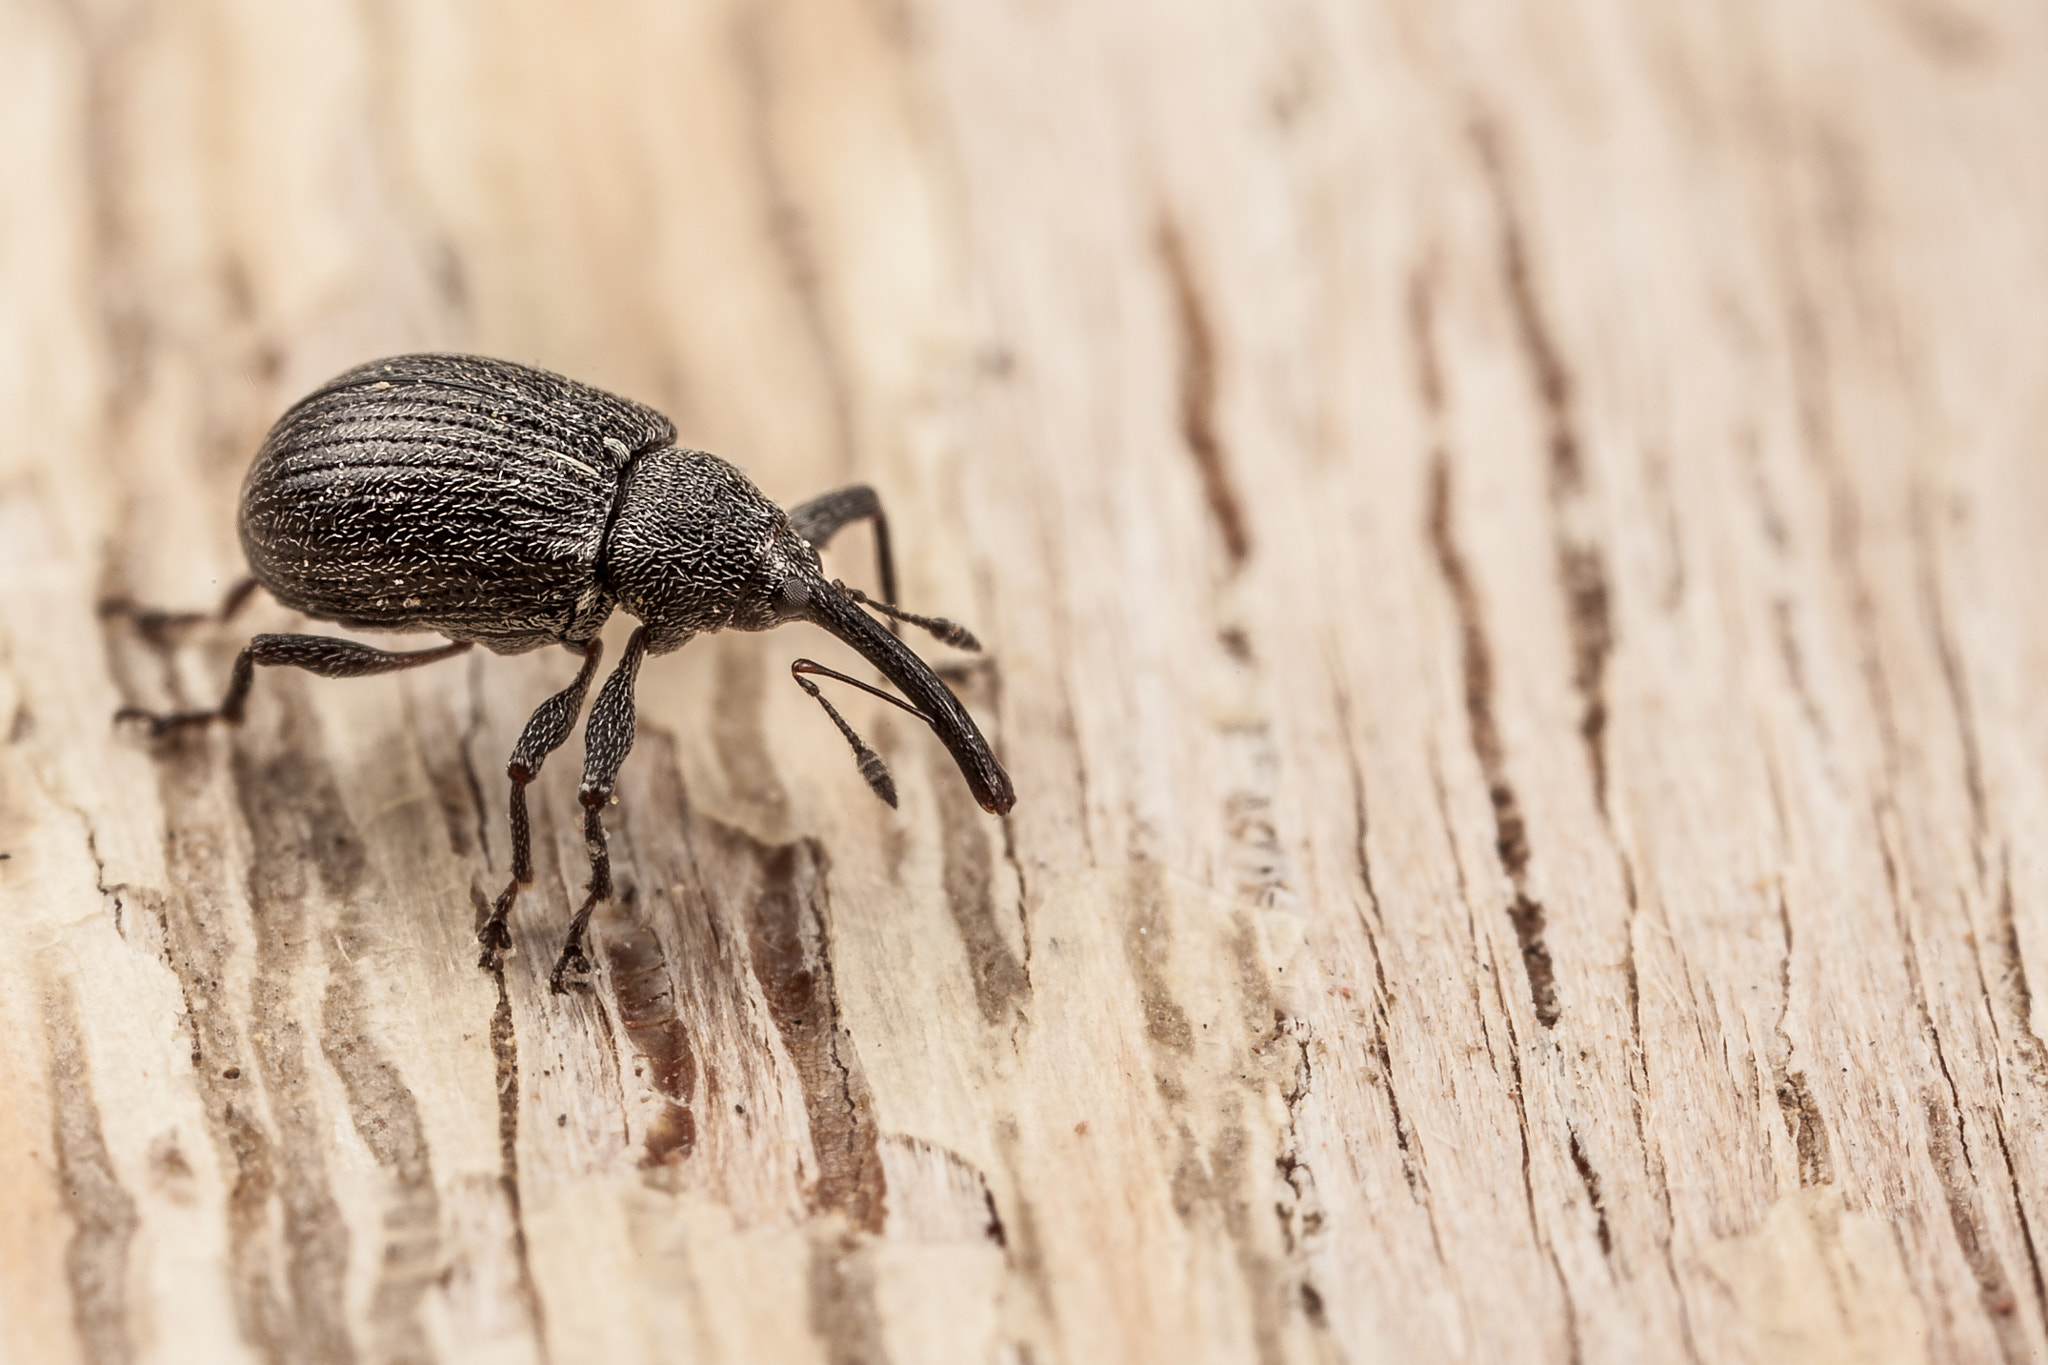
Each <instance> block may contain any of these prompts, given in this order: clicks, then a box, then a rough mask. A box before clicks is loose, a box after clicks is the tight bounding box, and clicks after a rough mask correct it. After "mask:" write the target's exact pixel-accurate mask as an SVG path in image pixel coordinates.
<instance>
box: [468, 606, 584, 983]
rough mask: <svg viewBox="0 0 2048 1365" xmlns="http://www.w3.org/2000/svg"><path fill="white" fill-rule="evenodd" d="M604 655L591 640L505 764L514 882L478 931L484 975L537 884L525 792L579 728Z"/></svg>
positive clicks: (528, 724) (509, 940)
mask: <svg viewBox="0 0 2048 1365" xmlns="http://www.w3.org/2000/svg"><path fill="white" fill-rule="evenodd" d="M603 653H604V642H603V641H602V640H592V641H591V642H590V643H589V644H587V645H585V646H583V667H581V668H580V669H578V670H576V680H575V681H574V682H572V683H570V684H569V685H568V686H567V687H565V688H563V689H562V690H561V691H559V692H557V693H555V695H554V696H552V697H549V698H548V699H547V700H546V701H544V702H542V703H541V704H540V706H539V707H538V708H536V709H535V711H534V713H533V716H532V718H531V719H529V720H528V721H527V722H526V729H524V730H523V731H521V732H520V735H519V743H518V744H517V745H516V746H515V747H514V748H513V750H512V761H511V762H509V763H507V764H506V765H505V775H506V776H507V777H509V778H511V779H512V880H511V881H510V882H508V883H506V885H505V889H504V890H503V891H502V892H500V893H499V895H498V899H497V902H496V903H495V904H494V905H492V906H491V916H490V918H489V919H487V920H485V921H484V923H483V927H482V928H480V929H478V930H477V931H476V936H477V939H478V941H479V942H481V943H482V944H483V945H484V951H483V956H482V957H480V958H478V959H477V965H478V966H480V967H482V968H483V969H484V970H485V971H491V970H494V969H495V968H496V967H497V965H498V960H499V957H500V955H501V954H502V953H503V952H504V951H505V949H507V948H509V947H511V946H512V934H511V931H510V930H508V929H507V928H506V927H505V919H506V917H507V916H508V915H510V914H511V913H512V903H513V902H514V901H516V900H518V899H519V888H520V887H522V886H531V885H533V826H532V823H531V821H530V820H529V819H528V817H527V813H526V789H527V787H528V786H530V785H531V784H532V782H533V780H534V779H535V778H536V777H539V776H540V768H541V764H543V763H545V762H547V757H548V755H549V754H551V753H553V752H554V751H555V750H557V749H559V748H561V747H562V741H563V740H565V739H567V738H568V737H569V731H570V730H571V729H573V728H575V725H576V717H577V716H578V715H579V714H580V713H581V712H582V710H583V696H584V694H585V693H586V692H588V691H589V690H590V680H591V679H592V678H593V677H595V676H597V661H598V659H599V657H600V656H601V655H603Z"/></svg>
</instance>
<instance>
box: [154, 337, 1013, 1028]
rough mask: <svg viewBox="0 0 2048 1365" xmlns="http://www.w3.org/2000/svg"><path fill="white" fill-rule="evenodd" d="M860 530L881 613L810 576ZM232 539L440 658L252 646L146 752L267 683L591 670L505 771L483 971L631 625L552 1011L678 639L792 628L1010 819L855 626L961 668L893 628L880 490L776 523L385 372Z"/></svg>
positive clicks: (270, 468) (926, 694)
mask: <svg viewBox="0 0 2048 1365" xmlns="http://www.w3.org/2000/svg"><path fill="white" fill-rule="evenodd" d="M858 520H867V521H870V522H871V523H872V524H873V526H874V530H875V547H876V552H877V556H878V558H879V560H880V569H881V577H882V597H883V599H884V600H883V601H874V600H872V599H869V598H866V597H864V596H862V595H861V594H859V593H855V592H852V591H851V590H849V589H844V588H842V587H841V586H840V585H838V584H835V583H831V582H828V581H826V579H825V576H824V570H823V567H822V566H821V565H820V563H819V561H818V553H817V547H819V546H822V545H824V544H826V543H827V542H828V541H829V540H831V538H832V536H833V535H834V533H836V532H837V531H838V530H839V529H840V528H841V527H842V526H844V525H846V524H847V523H848V522H850V521H858ZM241 533H242V548H243V550H244V551H245V553H247V555H248V557H249V568H250V570H251V572H252V573H253V574H254V576H255V580H256V581H257V582H259V583H261V584H262V585H263V587H264V588H266V589H268V590H269V592H270V593H271V595H272V596H274V597H275V598H277V600H278V601H280V602H282V603H283V604H284V605H286V606H288V607H291V608H293V609H295V610H297V611H300V612H303V613H304V614H306V615H307V616H310V617H313V618H315V619H317V620H322V621H332V622H335V623H337V624H339V625H343V626H348V627H351V628H354V629H359V630H401V631H438V632H439V633H440V634H442V635H445V636H447V637H448V639H449V642H450V643H448V644H446V645H443V646H440V647H438V648H435V649H427V650H416V651H412V652H409V653H392V652H390V651H386V650H380V649H373V648H371V647H370V646H368V645H363V644H358V643H356V642H354V641H350V640H340V639H334V638H331V637H327V636H318V635H258V636H257V637H255V639H253V640H251V641H250V642H249V646H248V648H246V649H244V650H243V651H242V653H241V655H240V657H239V658H237V659H236V661H235V669H234V673H233V676H232V677H231V678H230V680H229V683H228V690H227V694H226V695H225V697H223V699H222V701H221V704H220V706H219V707H218V708H217V709H216V710H213V711H195V712H186V713H182V714H178V715H168V716H155V715H149V714H148V713H145V712H140V711H136V710H134V709H132V708H130V709H125V710H123V711H122V712H121V714H120V718H123V719H127V718H134V719H141V720H146V721H147V722H148V723H149V726H150V730H151V732H152V733H153V734H159V735H160V734H163V733H165V732H167V731H170V730H173V729H178V728H183V727H186V726H192V725H200V724H206V723H209V722H212V721H215V720H224V721H229V722H234V721H239V720H240V719H241V716H242V708H243V704H244V702H245V701H246V699H247V696H248V691H249V685H250V681H251V679H252V677H253V676H254V671H255V667H256V666H257V665H258V664H263V665H272V666H275V665H289V666H292V667H296V668H304V669H307V670H308V671H310V672H313V673H317V674H319V675H321V676H323V677H330V678H348V677H362V676H365V675H368V674H373V673H388V672H392V671H395V670H397V669H403V668H413V667H417V666H419V665H421V664H426V663H432V662H434V661H436V660H439V659H445V658H449V657H451V656H452V655H455V654H458V653H461V652H462V651H464V650H466V649H468V648H470V647H471V646H472V645H482V646H483V647H484V648H486V649H488V650H491V651H492V652H493V653H497V654H520V653H525V652H526V651H528V650H533V649H538V648H540V647H541V646H542V645H549V644H555V645H561V646H563V647H564V648H566V649H569V650H571V651H573V652H575V653H577V654H579V655H581V656H582V663H581V666H580V667H579V668H578V670H577V672H576V676H575V678H574V679H573V680H572V681H570V683H569V685H568V686H567V687H565V688H563V689H562V690H561V691H560V692H557V693H556V694H555V695H554V696H552V697H550V698H548V699H547V700H546V701H544V702H542V703H541V704H540V707H539V709H537V710H536V711H535V712H534V713H533V717H532V719H530V720H529V721H528V722H527V724H526V728H525V730H524V731H523V732H522V733H521V735H520V737H519V743H518V744H517V746H516V747H515V748H514V749H513V752H512V759H511V762H510V763H509V764H508V765H507V769H506V770H507V772H508V774H509V775H510V777H511V779H512V802H511V822H512V880H511V882H510V884H508V885H507V886H506V888H505V891H504V893H503V894H502V895H500V896H499V897H498V900H497V903H496V905H495V906H494V907H493V910H492V914H491V917H490V919H489V921H488V922H487V923H486V924H485V926H484V928H483V930H482V931H481V933H480V937H481V938H482V939H483V942H484V962H485V965H487V966H494V965H495V964H496V962H497V960H498V955H499V954H500V953H501V952H502V950H503V949H504V947H505V946H506V945H507V943H508V942H509V936H508V934H507V932H506V929H505V918H506V916H507V915H508V914H509V913H510V912H511V909H512V905H513V903H514V901H515V900H516V899H517V896H518V893H519V888H520V887H521V886H524V885H527V884H530V883H531V882H532V880H533V865H532V851H531V842H532V840H531V831H530V829H529V826H528V820H527V810H526V788H527V786H528V785H529V784H530V783H531V782H532V781H533V779H534V777H535V776H536V775H537V774H538V773H539V772H540V769H541V765H542V763H544V762H545V761H546V759H547V756H548V755H549V754H550V753H552V752H554V750H555V749H556V748H557V747H559V746H560V745H561V743H562V741H563V740H565V739H566V738H567V737H568V735H569V731H570V729H571V728H572V727H573V726H574V724H575V722H576V718H577V716H578V715H579V714H580V713H581V712H582V709H583V702H584V698H585V696H586V695H587V694H588V692H589V689H590V684H591V683H592V682H593V681H594V680H595V678H596V674H597V668H598V662H599V658H600V655H601V654H602V646H601V645H600V643H599V641H598V631H599V630H600V629H601V628H602V627H603V625H604V623H605V620H606V618H608V617H609V616H610V615H611V612H612V608H613V607H614V606H621V607H624V608H625V610H626V611H627V612H628V613H629V614H631V615H633V616H635V617H637V618H638V619H639V621H640V623H641V624H640V627H639V629H637V630H635V631H634V632H633V635H632V638H631V639H630V640H629V641H628V642H627V646H626V652H625V656H624V657H623V658H622V659H621V660H620V661H619V663H618V666H617V667H616V668H615V669H614V670H613V671H612V673H611V675H610V676H609V677H608V678H607V679H606V680H605V683H604V686H603V687H602V688H600V689H599V691H598V695H597V700H596V702H595V703H594V704H593V705H592V706H591V710H590V719H589V721H588V722H587V723H586V727H585V731H584V737H585V757H584V767H583V782H582V787H581V792H580V800H581V802H582V805H583V808H584V835H585V838H586V841H587V843H588V847H589V851H590V863H591V876H590V887H589V894H588V895H587V896H586V897H585V899H584V902H583V904H582V906H581V907H580V908H579V909H578V910H577V912H576V916H575V918H574V920H573V921H572V922H571V925H570V930H569V935H568V939H567V942H566V943H565V944H564V946H563V949H562V954H561V957H560V958H559V960H558V961H557V962H556V964H555V970H554V973H553V977H552V981H553V984H554V986H555V988H556V989H557V990H560V989H562V985H563V981H564V979H565V977H566V976H567V975H568V974H569V973H571V972H574V971H580V970H583V969H585V968H586V966H587V963H586V962H585V959H584V957H583V950H582V940H583V931H584V927H585V926H586V924H587V923H588V922H589V918H590V914H591V911H592V910H593V909H595V908H596V906H597V905H598V904H599V903H600V902H602V901H603V900H605V899H606V898H607V897H609V896H610V894H611V867H610V862H609V859H608V856H607V853H606V844H605V834H604V821H603V810H604V807H605V805H606V804H607V803H608V802H609V801H610V800H611V795H612V788H613V786H614V784H615V782H616V780H617V778H618V773H619V768H620V765H621V764H622V763H623V762H624V761H625V757H626V752H627V750H628V749H630V748H631V747H632V743H633V683H634V679H635V678H636V677H637V675H638V673H639V669H640V664H641V662H642V660H643V659H644V658H646V657H647V656H648V655H660V654H666V653H668V652H670V651H671V650H675V649H679V648H681V647H682V646H683V645H684V644H685V643H687V642H688V641H689V640H690V638H691V637H692V636H695V635H701V634H705V633H708V632H710V631H716V630H728V629H731V630H767V629H769V628H770V627H773V626H778V625H782V624H785V623H787V622H791V621H809V622H811V623H812V624H814V625H818V626H822V627H824V628H825V629H826V630H829V631H831V632H832V633H833V634H834V635H837V636H838V637H839V638H840V639H842V640H844V641H845V642H846V643H847V644H849V645H851V646H852V647H853V648H854V649H856V650H858V651H859V652H860V653H861V654H862V655H863V656H864V657H866V659H867V660H868V661H869V662H870V663H871V664H873V665H874V666H875V667H876V668H878V669H880V670H881V671H882V673H883V674H884V675H886V676H887V677H888V679H889V680H890V681H891V682H893V683H894V684H895V685H896V686H897V688H898V689H899V690H900V691H902V693H903V694H904V696H905V697H906V698H908V704H905V703H903V702H897V704H898V705H901V706H903V707H904V709H905V710H907V711H910V712H911V713H912V714H913V715H916V716H917V717H919V718H920V719H921V720H924V721H925V722H926V723H927V724H929V725H930V726H931V727H932V729H933V731H934V732H935V733H936V734H937V735H938V737H939V739H940V741H941V742H943V743H944V744H945V746H946V749H947V751H948V752H949V753H951V754H952V756H953V759H954V762H956V763H957V764H958V765H959V767H960V773H961V776H962V777H964V778H965V779H966V781H967V785H968V787H969V789H971V790H972V791H973V793H974V795H975V799H976V800H978V801H979V802H980V803H981V805H982V807H983V808H984V809H986V810H988V811H991V812H993V813H995V814H1003V813H1005V812H1007V811H1008V810H1009V809H1010V807H1011V805H1012V804H1013V803H1014V801H1015V800H1016V795H1015V792H1014V791H1013V790H1012V788H1011V786H1010V779H1009V775H1008V774H1007V773H1005V772H1004V771H1003V768H1002V765H1001V764H1000V763H998V762H997V761H996V758H995V755H994V754H993V753H992V752H991V751H990V749H989V746H988V742H987V741H986V740H985V739H983V738H982V735H981V731H980V730H979V729H978V728H976V726H975V724H974V719H973V717H971V716H970V715H968V713H967V710H966V708H965V707H963V706H961V705H960V702H959V699H958V698H956V697H955V696H954V695H953V693H952V691H951V690H950V689H949V688H947V686H946V685H945V683H944V682H942V681H940V679H939V678H938V676H937V675H936V674H934V673H933V672H932V670H931V669H930V668H929V667H928V666H927V665H926V664H925V663H924V661H923V660H921V659H919V658H918V657H917V656H916V655H915V654H913V653H911V652H910V650H909V649H908V648H906V647H905V646H904V645H903V643H902V642H901V641H900V640H898V639H897V638H896V636H895V635H894V634H893V633H892V632H891V631H890V630H885V629H884V628H883V627H882V626H881V625H880V624H879V623H877V622H876V620H875V618H874V617H872V616H870V615H868V613H867V612H866V611H864V610H862V607H863V606H867V607H871V608H874V609H875V610H878V611H880V612H882V613H883V614H884V615H886V616H889V617H891V618H894V619H896V620H902V621H909V622H911V623H913V624H916V625H920V626H923V627H925V628H927V629H929V630H931V631H932V632H933V633H934V634H935V635H937V636H938V637H939V638H940V639H942V640H946V641H948V642H949V643H952V644H954V645H956V646H960V647H974V641H973V637H972V636H971V635H969V634H968V633H967V632H966V631H965V630H963V629H962V628H961V627H959V626H957V625H954V624H953V623H952V622H949V621H945V620H941V619H939V618H935V617H923V616H916V615H913V614H911V613H909V612H904V611H900V610H898V609H897V608H896V607H895V606H894V602H895V597H896V575H895V566H894V563H893V562H892V556H891V552H890V544H889V530H888V521H887V519H886V518H885V517H884V516H883V514H882V508H881V503H880V502H879V500H877V498H876V497H875V493H874V490H873V489H871V488H868V487H866V486H865V485H857V486H855V487H852V488H844V489H840V490H838V491H836V492H832V493H827V494H825V495H823V496H822V497H818V498H814V499H812V500H811V501H810V502H807V503H804V504H803V505H802V506H800V507H797V508H795V509H794V510H792V511H790V512H786V513H785V512H784V511H783V510H782V509H781V508H780V507H777V506H776V505H775V504H774V503H773V502H770V501H769V500H768V499H767V497H765V496H764V495H763V494H762V493H761V491H760V490H759V489H757V488H755V487H754V485H753V483H752V482H751V481H749V480H748V478H747V477H746V475H744V474H742V473H741V472H740V471H739V470H738V469H736V468H735V467H733V466H732V465H731V464H728V463H727V462H726V461H724V460H721V459H720V458H718V457H717V456H716V455H711V454H708V453H706V452H704V451H701V450H686V449H682V448H680V447H678V446H677V445H676V432H675V427H674V426H673V425H672V424H671V423H670V422H669V420H668V419H667V418H666V417H664V416H662V415H661V414H660V413H658V412H655V411H654V410H653V409H652V408H648V407H645V406H642V405H641V404H639V403H635V402H633V401H632V400H630V399H626V398H620V397H617V396H616V395H613V394H609V393H606V392H604V391H603V390H602V389H595V388H592V387H590V386H589V385H587V384H579V383H577V382H576V381H574V380H571V379H564V378H563V377H562V376H560V375H556V374H551V373H549V372H548V371H546V370H538V369H534V368H532V367H531V366H527V365H518V364H514V363H512V362H510V361H504V360H491V359H487V358H485V357H482V356H463V355H407V356H394V357H392V358H391V359H388V360H379V361H374V362H372V363H370V364H368V365H363V366H359V367H358V368H356V369H353V370H350V371H348V372H347V373H346V374H343V375H340V376H339V377H337V378H335V379H334V380H332V381H331V382H329V383H328V384H327V385H326V386H324V387H323V388H321V389H320V390H318V391H317V392H315V393H313V394H311V395H309V396H307V397H306V398H304V399H302V400H300V401H299V402H298V403H297V404H295V405H294V406H293V407H292V408H291V410H290V411H288V412H287V413H285V415H284V416H283V417H282V418H280V419H279V420H278V423H277V425H276V426H275V427H273V428H272V429H271V432H270V435H269V436H268V437H267V438H266V439H265V440H264V443H263V447H262V449H261V450H259V451H258V452H257V455H256V459H255V462H254V464H252V465H251V466H250V469H249V476H248V478H247V480H246V481H245V482H244V483H243V485H242V512H241ZM793 671H794V672H795V673H796V674H797V675H798V676H797V681H798V682H799V683H800V684H802V685H803V687H804V688H805V690H806V691H807V692H809V693H810V694H811V695H812V696H813V697H816V698H817V699H818V700H819V702H820V703H821V704H822V705H823V706H824V707H825V709H826V711H827V712H828V713H829V714H830V715H831V717H832V719H833V721H834V722H835V723H836V724H837V725H838V727H839V729H840V731H841V732H842V733H843V734H844V735H845V736H846V738H847V741H848V742H849V743H850V744H851V745H852V746H853V749H854V753H855V756H856V758H858V759H859V761H860V767H861V772H862V774H863V776H864V777H866V778H867V780H868V782H869V785H870V786H871V787H873V788H874V790H875V791H876V793H877V794H878V795H880V796H882V797H883V799H885V800H887V801H889V803H890V804H891V805H894V804H895V788H894V785H893V784H892V783H891V782H890V780H889V776H888V772H887V770H886V769H885V768H884V767H883V766H882V761H881V759H880V757H879V756H877V755H876V754H875V752H874V751H873V750H872V749H870V748H869V747H868V746H867V745H866V743H865V742H863V741H862V740H861V739H860V737H859V736H858V735H856V734H855V733H854V732H853V730H852V729H851V727H849V726H848V725H847V724H846V722H845V721H844V720H843V719H842V718H841V717H840V716H839V714H838V712H837V711H835V710H833V708H832V706H831V703H830V702H827V701H825V699H824V697H823V696H822V695H821V694H820V693H819V692H818V690H817V687H816V685H815V684H813V683H811V682H809V681H808V679H807V678H806V677H804V676H803V675H804V674H806V673H818V674H824V675H826V676H831V677H842V678H843V675H839V674H834V673H832V672H831V670H829V669H824V668H821V667H819V666H818V665H815V664H811V663H810V661H809V660H799V661H798V663H797V665H795V666H793ZM845 681H849V682H854V683H855V685H856V686H862V687H865V686H866V685H865V684H861V683H858V682H857V681H855V680H853V679H845ZM868 690H870V691H872V690H873V689H871V688H870V689H868ZM881 695H886V694H881ZM889 700H892V701H894V700H895V699H894V698H889Z"/></svg>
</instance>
